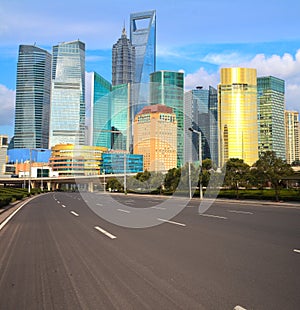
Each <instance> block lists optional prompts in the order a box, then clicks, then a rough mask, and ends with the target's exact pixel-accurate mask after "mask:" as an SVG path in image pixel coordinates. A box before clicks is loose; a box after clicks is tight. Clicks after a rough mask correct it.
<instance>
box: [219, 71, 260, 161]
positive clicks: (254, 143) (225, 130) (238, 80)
mask: <svg viewBox="0 0 300 310" xmlns="http://www.w3.org/2000/svg"><path fill="white" fill-rule="evenodd" d="M218 93H219V97H218V116H219V154H220V156H219V158H220V163H221V166H223V165H224V164H225V163H226V162H227V161H228V160H229V159H230V158H239V159H243V160H244V162H245V163H247V164H248V165H252V164H254V163H255V162H256V161H257V159H258V125H257V78H256V69H251V68H222V69H221V83H220V84H219V86H218Z"/></svg>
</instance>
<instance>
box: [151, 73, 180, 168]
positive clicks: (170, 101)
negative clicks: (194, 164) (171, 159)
mask: <svg viewBox="0 0 300 310" xmlns="http://www.w3.org/2000/svg"><path fill="white" fill-rule="evenodd" d="M150 82H151V83H150V103H151V105H153V104H163V105H166V106H169V107H171V108H173V111H174V113H175V115H176V119H177V167H181V166H182V165H183V159H184V110H183V105H184V99H183V93H184V74H183V73H182V72H176V71H157V72H153V73H151V74H150Z"/></svg>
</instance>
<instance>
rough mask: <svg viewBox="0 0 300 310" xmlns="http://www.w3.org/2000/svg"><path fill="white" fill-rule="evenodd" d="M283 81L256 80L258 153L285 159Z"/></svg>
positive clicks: (275, 79) (273, 78)
mask: <svg viewBox="0 0 300 310" xmlns="http://www.w3.org/2000/svg"><path fill="white" fill-rule="evenodd" d="M284 93H285V91H284V81H283V80H281V79H278V78H276V77H273V76H266V77H259V78H257V109H258V131H259V132H258V134H259V135H258V137H259V138H258V151H259V154H260V153H262V152H266V151H274V152H275V153H276V155H277V156H278V157H281V158H282V159H285V156H286V152H285V130H284V105H285V103H284Z"/></svg>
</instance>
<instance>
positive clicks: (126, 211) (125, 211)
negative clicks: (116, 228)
mask: <svg viewBox="0 0 300 310" xmlns="http://www.w3.org/2000/svg"><path fill="white" fill-rule="evenodd" d="M117 210H118V211H120V212H124V213H130V211H128V210H123V209H117Z"/></svg>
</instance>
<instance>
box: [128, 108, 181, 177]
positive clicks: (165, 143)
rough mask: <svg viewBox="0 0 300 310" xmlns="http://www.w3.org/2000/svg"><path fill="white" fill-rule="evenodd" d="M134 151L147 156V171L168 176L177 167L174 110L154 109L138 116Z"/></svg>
mask: <svg viewBox="0 0 300 310" xmlns="http://www.w3.org/2000/svg"><path fill="white" fill-rule="evenodd" d="M133 150H134V154H142V155H143V156H144V170H148V171H155V172H158V171H161V172H165V171H168V170H169V169H172V168H175V167H177V122H176V115H175V113H173V109H172V108H170V107H167V106H165V105H160V104H156V105H151V106H147V107H144V108H143V109H142V111H141V112H139V113H138V114H137V115H136V116H135V120H134V148H133Z"/></svg>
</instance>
